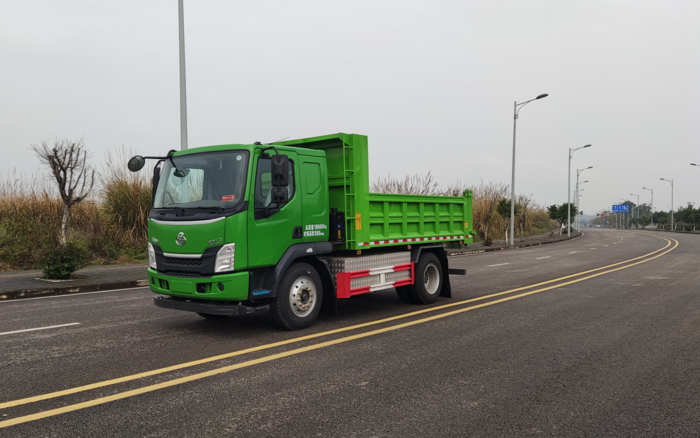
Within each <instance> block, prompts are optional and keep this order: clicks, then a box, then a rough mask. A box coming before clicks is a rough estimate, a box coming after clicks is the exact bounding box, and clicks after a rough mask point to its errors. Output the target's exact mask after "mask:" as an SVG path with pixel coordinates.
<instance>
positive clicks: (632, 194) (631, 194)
mask: <svg viewBox="0 0 700 438" xmlns="http://www.w3.org/2000/svg"><path fill="white" fill-rule="evenodd" d="M630 196H636V197H637V225H639V195H635V194H634V193H630ZM635 228H636V227H635Z"/></svg>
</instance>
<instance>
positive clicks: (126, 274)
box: [0, 233, 580, 301]
mask: <svg viewBox="0 0 700 438" xmlns="http://www.w3.org/2000/svg"><path fill="white" fill-rule="evenodd" d="M578 236H580V234H579V233H577V234H575V235H574V234H572V235H571V238H572V239H573V238H575V237H578ZM519 240H520V239H519V238H518V239H516V241H515V245H514V246H512V247H511V246H510V245H508V244H506V242H505V241H503V240H500V241H494V243H493V245H491V246H484V244H483V243H474V244H470V245H469V246H468V247H464V248H460V249H452V248H448V249H447V253H448V255H462V254H474V253H481V252H490V251H502V250H507V249H514V248H524V247H528V246H538V245H546V244H548V243H557V242H562V241H565V240H568V238H567V237H566V235H564V236H558V235H556V234H554V235H552V236H550V233H545V234H541V235H537V236H531V237H526V238H525V239H524V241H523V242H520V241H519ZM147 269H148V264H147V263H138V264H129V265H107V266H89V267H87V268H83V269H81V270H79V271H77V272H76V273H75V276H76V277H77V278H75V279H71V280H41V279H40V277H41V276H42V275H43V274H42V272H41V271H39V270H32V271H9V272H0V301H7V300H13V299H18V298H32V297H40V296H49V295H64V294H75V293H83V292H94V291H100V290H110V289H127V288H131V287H141V286H148V274H147V272H146V270H147Z"/></svg>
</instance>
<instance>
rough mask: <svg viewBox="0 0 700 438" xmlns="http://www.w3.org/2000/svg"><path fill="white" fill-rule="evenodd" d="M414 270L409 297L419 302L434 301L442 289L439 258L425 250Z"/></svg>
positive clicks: (428, 302) (430, 302)
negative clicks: (413, 281) (413, 279)
mask: <svg viewBox="0 0 700 438" xmlns="http://www.w3.org/2000/svg"><path fill="white" fill-rule="evenodd" d="M415 270H416V271H415V284H412V285H410V286H409V292H410V295H411V298H412V299H413V301H414V302H416V303H419V304H432V303H434V302H435V301H437V299H438V297H439V296H440V291H441V290H442V266H441V265H440V259H438V257H437V256H436V255H435V254H433V253H432V252H425V253H423V255H421V257H420V259H419V260H418V263H417V264H416V267H415Z"/></svg>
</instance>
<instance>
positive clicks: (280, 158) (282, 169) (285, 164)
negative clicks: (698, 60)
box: [270, 154, 289, 202]
mask: <svg viewBox="0 0 700 438" xmlns="http://www.w3.org/2000/svg"><path fill="white" fill-rule="evenodd" d="M288 168H289V157H288V156H286V155H279V154H277V155H274V156H273V157H272V160H271V164H270V173H271V174H272V187H287V186H288V185H289V169H288ZM284 192H285V193H286V192H287V190H286V189H285V190H284ZM272 196H273V197H274V196H275V192H274V190H273V192H272ZM285 197H286V195H285ZM272 202H275V201H274V199H273V201H272ZM281 202H287V201H286V200H285V201H281Z"/></svg>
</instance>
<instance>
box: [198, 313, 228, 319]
mask: <svg viewBox="0 0 700 438" xmlns="http://www.w3.org/2000/svg"><path fill="white" fill-rule="evenodd" d="M197 315H199V316H201V317H202V318H205V319H226V318H228V315H213V314H211V313H199V312H197Z"/></svg>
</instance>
